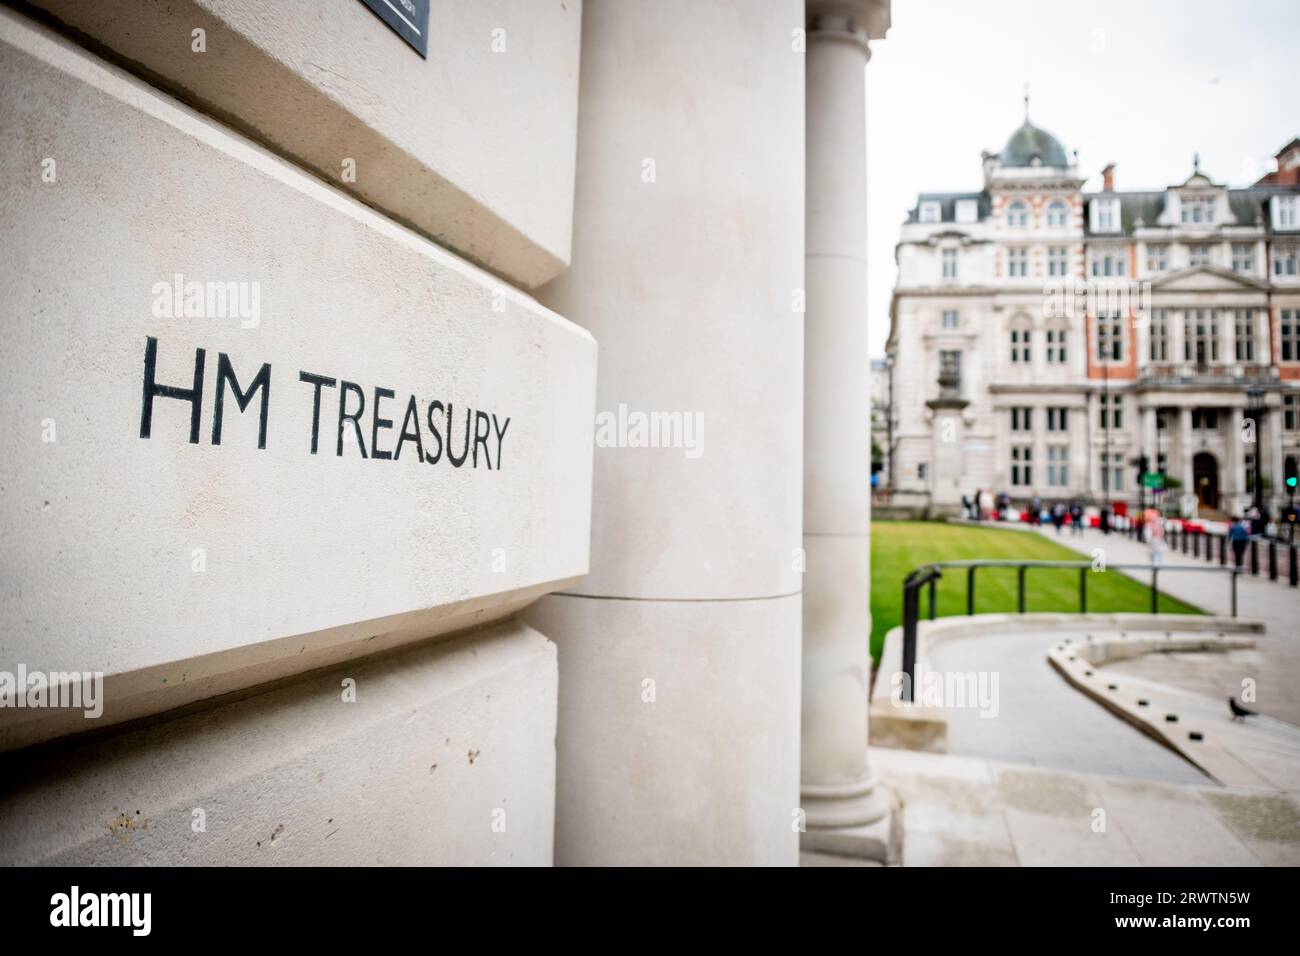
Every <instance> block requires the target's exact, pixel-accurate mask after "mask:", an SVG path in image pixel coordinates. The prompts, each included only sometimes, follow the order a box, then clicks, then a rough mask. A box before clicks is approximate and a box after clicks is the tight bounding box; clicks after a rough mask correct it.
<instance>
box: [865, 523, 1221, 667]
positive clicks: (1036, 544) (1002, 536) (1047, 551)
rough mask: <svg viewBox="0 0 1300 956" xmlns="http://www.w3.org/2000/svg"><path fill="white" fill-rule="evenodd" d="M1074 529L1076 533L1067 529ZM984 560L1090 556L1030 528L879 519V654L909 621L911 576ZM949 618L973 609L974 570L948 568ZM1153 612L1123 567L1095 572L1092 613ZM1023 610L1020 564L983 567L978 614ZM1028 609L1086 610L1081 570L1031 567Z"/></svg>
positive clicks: (874, 626)
mask: <svg viewBox="0 0 1300 956" xmlns="http://www.w3.org/2000/svg"><path fill="white" fill-rule="evenodd" d="M1067 534H1068V532H1067ZM979 558H994V559H1017V558H1025V559H1027V560H1033V561H1081V560H1086V556H1084V555H1081V554H1080V553H1079V552H1077V551H1072V550H1071V549H1069V548H1066V547H1064V546H1063V545H1059V544H1056V543H1055V542H1054V541H1049V540H1047V539H1046V538H1041V537H1039V536H1038V535H1036V534H1033V533H1031V532H1027V531H1011V530H1006V529H1002V528H995V527H988V528H974V527H970V526H969V525H952V524H943V523H940V522H934V521H873V522H872V523H871V656H872V657H873V658H874V659H876V660H879V659H880V650H881V647H882V646H883V645H884V641H885V633H886V632H887V631H888V630H889V629H890V628H892V627H897V626H898V625H899V624H901V623H902V620H903V579H904V578H905V577H907V575H908V573H909V572H910V571H912V570H913V569H914V568H916V567H919V566H920V565H922V564H930V563H932V562H934V561H967V560H975V559H979ZM936 598H937V607H938V613H939V615H940V616H941V617H942V616H944V615H950V614H965V613H966V572H965V571H963V570H960V569H954V570H951V571H948V572H947V573H946V574H945V575H944V576H943V578H942V579H941V580H940V581H939V583H938V585H937V587H936ZM920 607H921V615H922V618H924V616H925V615H926V614H927V613H928V609H929V604H928V603H927V597H926V592H925V590H924V589H923V590H922V592H921V605H920ZM1150 609H1151V590H1150V589H1149V588H1147V587H1146V586H1144V585H1141V584H1138V583H1137V582H1136V581H1133V580H1130V579H1129V578H1126V577H1124V576H1123V575H1121V574H1119V573H1118V572H1113V571H1107V572H1101V573H1096V574H1093V573H1090V574H1089V576H1088V610H1089V611H1101V612H1105V611H1139V612H1147V611H1149V610H1150ZM1015 610H1016V569H1015V568H988V569H982V570H980V571H979V572H978V579H977V581H976V584H975V611H976V613H978V614H987V613H992V612H997V611H1011V612H1014V611H1015ZM1025 610H1026V611H1059V612H1066V613H1069V612H1075V611H1078V610H1079V572H1078V571H1075V570H1073V569H1070V570H1060V571H1057V570H1047V569H1034V568H1031V569H1030V570H1029V572H1028V576H1027V578H1026V587H1025ZM1160 610H1161V611H1162V612H1166V613H1170V614H1200V613H1202V612H1201V610H1200V609H1199V608H1195V607H1192V606H1191V605H1190V604H1184V603H1183V602H1182V601H1179V600H1177V599H1176V598H1172V597H1169V596H1168V595H1166V594H1163V593H1162V594H1161V595H1160Z"/></svg>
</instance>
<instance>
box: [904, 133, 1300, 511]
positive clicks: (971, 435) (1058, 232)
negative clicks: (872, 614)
mask: <svg viewBox="0 0 1300 956" xmlns="http://www.w3.org/2000/svg"><path fill="white" fill-rule="evenodd" d="M983 173H984V188H983V189H981V190H980V191H978V192H971V193H923V194H921V195H920V196H919V197H918V199H917V203H916V206H915V208H913V209H912V210H911V212H910V214H909V216H908V219H907V221H906V222H905V223H904V224H903V227H902V232H901V236H900V239H899V242H898V246H897V261H898V284H897V286H896V288H895V291H894V296H893V300H892V303H891V328H890V337H889V341H888V346H887V352H888V358H889V364H890V368H891V373H892V377H893V385H892V390H893V399H894V400H893V402H892V407H893V408H894V409H895V416H894V421H893V423H892V427H893V433H894V444H895V448H894V451H895V461H894V467H893V472H892V473H893V478H894V494H893V501H894V503H895V504H907V505H910V506H911V507H912V508H913V509H916V510H921V511H924V510H927V509H929V510H933V511H940V512H942V511H952V510H953V509H954V508H955V507H958V506H959V503H960V499H961V497H962V496H963V495H965V496H970V495H973V494H974V493H975V491H976V490H977V489H990V490H993V491H994V492H997V491H1006V492H1008V493H1010V494H1011V496H1012V497H1013V498H1014V499H1017V500H1020V501H1024V500H1027V499H1031V498H1032V497H1034V496H1039V497H1041V498H1042V499H1044V500H1046V501H1051V500H1054V499H1057V498H1074V497H1079V498H1083V499H1088V500H1090V501H1093V502H1103V501H1107V500H1113V501H1120V502H1126V503H1128V504H1129V505H1132V504H1135V503H1137V502H1138V500H1139V498H1142V497H1145V498H1146V499H1147V500H1150V492H1146V491H1143V490H1142V489H1141V486H1140V481H1139V474H1140V469H1141V467H1142V464H1143V460H1144V459H1145V468H1146V473H1147V474H1154V473H1158V474H1159V475H1161V476H1162V477H1161V478H1159V479H1153V478H1148V483H1150V484H1152V485H1155V484H1159V485H1163V490H1162V491H1161V492H1160V494H1161V497H1162V501H1163V502H1164V503H1166V504H1168V505H1171V506H1173V507H1174V508H1176V509H1182V510H1185V511H1196V512H1199V513H1200V514H1202V515H1208V516H1221V515H1226V514H1230V513H1233V512H1239V511H1242V510H1243V509H1246V508H1248V507H1249V506H1250V505H1251V504H1252V503H1253V502H1254V501H1255V500H1256V499H1257V498H1258V499H1259V500H1260V501H1262V502H1263V503H1264V504H1265V505H1267V506H1268V507H1270V508H1273V509H1275V508H1276V507H1277V505H1279V504H1280V503H1283V502H1284V501H1285V500H1286V497H1287V496H1286V487H1285V481H1284V479H1285V478H1286V477H1288V476H1292V475H1295V474H1296V471H1297V463H1298V462H1300V269H1298V268H1297V257H1298V256H1300V183H1298V182H1297V174H1298V173H1300V140H1292V141H1291V142H1290V143H1288V144H1287V145H1286V146H1284V147H1283V148H1282V149H1281V150H1280V151H1279V152H1278V154H1277V171H1276V172H1274V173H1271V174H1269V175H1268V176H1265V177H1264V178H1263V179H1261V180H1260V181H1259V182H1258V183H1256V184H1254V185H1252V186H1248V187H1244V188H1233V187H1229V186H1227V185H1225V184H1223V183H1220V182H1216V181H1215V180H1214V178H1213V177H1212V176H1210V175H1209V174H1208V173H1207V172H1206V171H1204V170H1202V169H1201V168H1200V163H1199V160H1196V161H1194V162H1193V168H1192V170H1191V172H1190V175H1189V176H1188V177H1187V178H1186V179H1185V180H1184V181H1182V182H1180V183H1174V184H1171V185H1169V186H1166V187H1164V188H1162V189H1154V190H1143V191H1136V190H1134V191H1125V190H1120V189H1118V188H1117V187H1116V178H1115V167H1114V166H1113V165H1111V166H1107V167H1106V168H1105V170H1103V186H1102V189H1101V191H1100V192H1095V193H1089V192H1084V191H1083V185H1084V180H1085V178H1086V177H1085V176H1084V175H1082V174H1081V173H1080V171H1079V168H1078V165H1077V158H1076V157H1075V156H1072V155H1071V154H1070V153H1068V152H1067V151H1066V149H1065V147H1064V146H1063V145H1062V144H1061V142H1060V141H1059V140H1058V139H1057V138H1056V137H1055V136H1053V135H1052V134H1050V133H1048V132H1046V131H1045V130H1043V129H1040V128H1039V127H1037V126H1035V125H1034V124H1033V123H1031V122H1030V120H1029V118H1028V110H1027V108H1026V119H1025V122H1024V124H1023V125H1022V126H1021V127H1020V128H1019V129H1017V130H1015V131H1014V132H1013V133H1012V134H1011V136H1010V137H1009V138H1008V140H1007V142H1006V145H1005V146H1004V147H1003V149H1002V150H1001V152H998V153H985V154H984V155H983ZM941 377H942V378H944V382H943V383H941ZM936 403H937V404H936Z"/></svg>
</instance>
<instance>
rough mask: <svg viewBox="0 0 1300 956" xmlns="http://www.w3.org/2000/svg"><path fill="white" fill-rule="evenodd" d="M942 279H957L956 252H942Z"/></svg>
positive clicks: (949, 250) (954, 250)
mask: <svg viewBox="0 0 1300 956" xmlns="http://www.w3.org/2000/svg"><path fill="white" fill-rule="evenodd" d="M943 277H944V278H945V279H955V278H957V250H956V249H945V250H943Z"/></svg>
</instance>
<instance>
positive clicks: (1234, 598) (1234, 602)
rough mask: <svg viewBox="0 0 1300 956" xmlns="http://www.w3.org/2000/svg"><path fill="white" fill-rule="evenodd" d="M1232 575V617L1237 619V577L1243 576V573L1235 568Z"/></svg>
mask: <svg viewBox="0 0 1300 956" xmlns="http://www.w3.org/2000/svg"><path fill="white" fill-rule="evenodd" d="M1230 573H1231V577H1232V616H1233V617H1236V616H1237V575H1239V574H1241V572H1240V571H1238V570H1237V569H1236V568H1233V569H1232V571H1231V572H1230Z"/></svg>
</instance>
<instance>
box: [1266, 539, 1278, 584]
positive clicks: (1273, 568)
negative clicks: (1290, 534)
mask: <svg viewBox="0 0 1300 956" xmlns="http://www.w3.org/2000/svg"><path fill="white" fill-rule="evenodd" d="M1268 579H1269V580H1270V581H1276V580H1277V542H1276V541H1274V540H1273V539H1272V538H1270V539H1269V542H1268Z"/></svg>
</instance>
